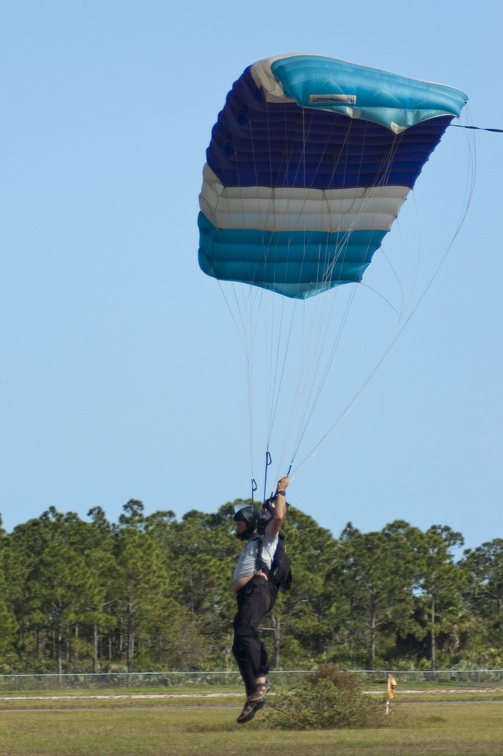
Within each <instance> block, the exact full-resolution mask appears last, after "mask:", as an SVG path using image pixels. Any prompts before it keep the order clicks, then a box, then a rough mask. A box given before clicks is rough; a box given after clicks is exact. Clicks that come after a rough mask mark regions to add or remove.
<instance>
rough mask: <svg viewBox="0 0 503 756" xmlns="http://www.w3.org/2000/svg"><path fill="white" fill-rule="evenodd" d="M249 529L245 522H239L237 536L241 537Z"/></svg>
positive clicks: (237, 523) (237, 522)
mask: <svg viewBox="0 0 503 756" xmlns="http://www.w3.org/2000/svg"><path fill="white" fill-rule="evenodd" d="M247 527H248V525H247V523H246V522H245V521H244V520H237V521H236V535H239V534H240V533H244V532H245V530H246V529H247Z"/></svg>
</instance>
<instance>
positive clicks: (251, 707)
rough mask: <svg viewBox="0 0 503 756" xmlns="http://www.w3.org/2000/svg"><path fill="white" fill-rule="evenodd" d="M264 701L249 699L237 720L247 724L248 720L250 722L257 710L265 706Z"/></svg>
mask: <svg viewBox="0 0 503 756" xmlns="http://www.w3.org/2000/svg"><path fill="white" fill-rule="evenodd" d="M263 705H264V701H250V700H248V701H247V702H246V703H245V705H244V707H243V711H242V712H241V714H240V715H239V717H238V718H237V720H236V721H237V722H239V724H245V723H246V722H249V721H250V719H253V717H254V716H255V714H256V713H257V711H260V709H261V708H262V707H263Z"/></svg>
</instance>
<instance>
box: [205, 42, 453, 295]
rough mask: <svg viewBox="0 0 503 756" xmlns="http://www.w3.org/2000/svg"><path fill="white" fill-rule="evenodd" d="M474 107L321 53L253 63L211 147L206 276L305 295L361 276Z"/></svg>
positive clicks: (440, 88)
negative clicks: (442, 144) (455, 122)
mask: <svg viewBox="0 0 503 756" xmlns="http://www.w3.org/2000/svg"><path fill="white" fill-rule="evenodd" d="M466 101H467V96H466V95H465V94H464V93H463V92H461V91H459V90H457V89H454V88H452V87H448V86H444V85H441V84H433V83H429V82H424V81H419V80H414V79H408V78H405V77H402V76H398V75H395V74H392V73H387V72H385V71H380V70H377V69H373V68H367V67H365V66H361V65H356V64H352V63H347V62H344V61H340V60H336V59H334V58H328V57H324V56H320V55H304V54H295V55H282V56H278V57H273V58H268V59H266V60H262V61H258V62H257V63H254V64H253V65H252V66H249V67H248V68H247V69H246V70H245V71H244V73H243V74H242V76H241V77H240V78H239V79H238V80H237V81H236V82H235V83H234V85H233V87H232V90H231V91H230V92H229V94H228V96H227V101H226V104H225V106H224V108H223V110H222V111H221V112H220V114H219V116H218V121H217V123H216V124H215V126H214V127H213V131H212V138H211V142H210V145H209V147H208V150H207V162H206V165H205V166H204V171H203V186H202V190H201V194H200V213H199V219H198V225H199V230H200V246H199V264H200V266H201V268H202V270H203V271H204V272H205V273H207V274H208V275H210V276H213V277H215V278H217V279H220V280H228V281H238V282H242V283H247V284H252V285H255V286H260V287H263V288H265V289H269V290H272V291H274V292H277V293H279V294H283V295H285V296H287V297H292V298H296V299H303V298H306V297H310V296H312V295H314V294H319V293H320V292H322V291H325V290H327V289H330V288H332V287H334V286H338V285H340V284H345V283H351V282H359V281H361V280H362V276H363V274H364V272H365V269H366V268H367V266H368V265H369V264H370V262H371V260H372V256H373V255H374V253H375V251H376V250H377V249H378V248H379V247H380V246H381V243H382V240H383V238H384V236H385V235H386V233H387V232H388V231H389V229H390V228H391V225H392V223H393V221H394V220H395V218H396V217H397V215H398V212H399V210H400V207H401V206H402V204H403V202H404V201H405V199H406V197H407V194H408V193H409V191H410V190H411V189H412V188H413V186H414V183H415V181H416V179H417V177H418V176H419V174H420V172H421V170H422V167H423V165H424V164H425V163H426V161H427V160H428V158H429V156H430V154H431V153H432V152H433V150H434V149H435V147H436V146H437V144H438V143H439V141H440V139H441V137H442V134H443V133H444V131H445V130H446V128H447V126H448V125H449V123H450V121H451V120H452V118H453V117H455V116H459V115H460V112H461V110H462V108H463V105H464V104H465V103H466Z"/></svg>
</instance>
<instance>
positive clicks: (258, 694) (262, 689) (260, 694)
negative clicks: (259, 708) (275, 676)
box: [248, 680, 272, 703]
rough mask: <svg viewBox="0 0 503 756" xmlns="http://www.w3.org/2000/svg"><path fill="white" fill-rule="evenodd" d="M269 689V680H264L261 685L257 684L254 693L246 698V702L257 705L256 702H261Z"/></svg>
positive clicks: (270, 686)
mask: <svg viewBox="0 0 503 756" xmlns="http://www.w3.org/2000/svg"><path fill="white" fill-rule="evenodd" d="M271 688H272V685H271V683H270V682H269V680H266V681H265V682H263V683H259V684H258V685H257V687H256V688H255V692H254V693H252V694H251V696H248V701H250V702H255V703H257V702H258V701H263V700H264V698H265V697H266V695H267V694H268V693H269V691H270V690H271Z"/></svg>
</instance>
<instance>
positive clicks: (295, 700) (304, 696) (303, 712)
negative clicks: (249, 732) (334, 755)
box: [265, 664, 390, 730]
mask: <svg viewBox="0 0 503 756" xmlns="http://www.w3.org/2000/svg"><path fill="white" fill-rule="evenodd" d="M268 704H269V705H270V707H271V709H272V710H270V711H269V714H268V716H267V717H266V720H265V726H266V727H267V728H270V729H279V730H331V729H338V728H342V727H349V728H359V727H384V726H386V725H388V724H389V723H390V720H389V717H386V716H385V714H384V706H383V703H382V700H375V699H373V698H371V697H370V696H369V695H368V694H367V693H364V692H363V691H362V689H361V683H360V681H359V680H358V678H357V677H356V676H355V675H352V674H350V673H348V672H343V671H341V670H340V669H338V667H336V666H335V665H333V664H323V665H322V666H321V667H320V668H319V669H318V670H317V671H316V672H314V673H311V674H309V675H307V676H306V679H305V681H304V682H303V683H301V684H300V685H299V686H297V687H296V688H294V689H293V690H292V691H291V692H290V693H288V694H286V695H285V696H283V697H282V699H280V700H279V701H278V702H276V700H274V699H269V701H268Z"/></svg>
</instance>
